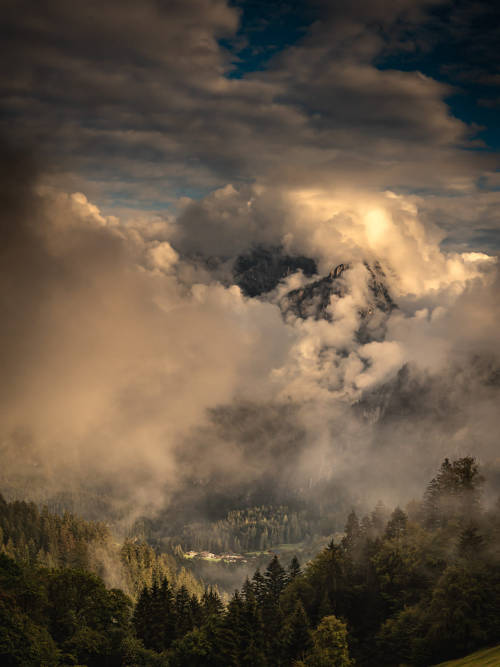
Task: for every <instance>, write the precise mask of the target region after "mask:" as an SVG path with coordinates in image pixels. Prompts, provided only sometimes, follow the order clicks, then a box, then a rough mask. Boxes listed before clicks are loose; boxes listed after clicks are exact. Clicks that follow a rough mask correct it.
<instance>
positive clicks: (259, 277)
mask: <svg viewBox="0 0 500 667" xmlns="http://www.w3.org/2000/svg"><path fill="white" fill-rule="evenodd" d="M296 271H303V272H304V274H305V275H306V276H308V277H311V276H313V275H314V274H315V273H316V262H315V261H314V260H312V259H309V258H308V257H301V256H293V255H285V254H284V253H283V251H282V249H281V248H279V247H274V248H264V247H262V246H258V247H256V248H254V249H253V250H251V251H250V252H249V253H247V254H245V255H240V256H239V257H238V258H237V259H236V262H235V263H234V267H233V276H234V282H235V284H236V285H238V286H239V287H240V289H241V291H242V292H243V294H245V295H246V296H252V297H253V296H260V295H261V294H265V293H266V292H270V291H271V290H273V289H274V288H275V287H276V286H277V285H278V283H279V282H280V280H283V278H286V276H288V275H290V274H291V273H295V272H296Z"/></svg>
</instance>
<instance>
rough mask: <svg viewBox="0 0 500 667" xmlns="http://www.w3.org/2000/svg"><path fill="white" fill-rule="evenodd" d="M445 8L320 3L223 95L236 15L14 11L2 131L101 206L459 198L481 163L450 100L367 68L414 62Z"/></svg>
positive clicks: (138, 8)
mask: <svg viewBox="0 0 500 667" xmlns="http://www.w3.org/2000/svg"><path fill="white" fill-rule="evenodd" d="M440 4H441V3H439V2H438V3H435V2H427V1H424V0H422V2H416V1H410V0H401V1H399V2H397V3H390V5H388V4H387V3H386V2H382V1H380V2H374V3H368V4H366V3H348V2H340V3H334V4H333V3H327V2H325V3H322V2H320V3H317V4H315V13H316V15H317V17H318V18H317V20H316V21H315V22H314V23H313V24H312V25H311V26H310V28H309V30H308V32H307V33H306V35H305V36H304V37H303V38H301V39H299V41H297V43H296V44H295V45H292V46H287V47H286V48H284V49H283V50H282V52H281V53H280V54H278V55H277V56H276V57H275V58H274V60H272V61H271V62H270V63H269V68H268V69H267V70H266V71H260V72H255V73H248V74H246V75H245V76H243V77H241V78H238V79H234V78H230V74H231V68H232V64H231V59H232V58H233V56H232V54H231V53H230V52H229V51H228V50H227V49H225V48H223V47H222V46H221V39H224V40H226V41H225V42H224V43H227V44H230V43H231V38H235V37H236V36H237V34H238V27H239V20H240V10H239V9H238V8H237V7H231V6H228V5H227V4H226V3H225V2H224V1H223V0H212V1H210V0H189V1H186V2H152V1H148V2H136V1H128V2H115V1H112V2H106V3H104V4H103V3H98V2H88V3H85V5H78V6H72V7H70V6H69V5H67V3H64V2H56V1H55V0H54V1H52V2H48V3H36V2H28V1H25V2H22V3H19V2H15V3H14V2H10V3H7V5H6V6H5V9H4V21H3V28H2V39H3V42H4V44H5V49H6V57H5V58H4V60H3V63H4V69H3V75H2V81H1V92H2V97H3V100H4V103H3V109H4V115H3V123H4V126H5V127H8V129H9V133H11V134H12V135H13V136H14V137H18V138H20V139H23V140H25V141H27V140H28V141H29V140H31V141H36V142H37V144H38V145H39V146H43V147H44V160H45V165H44V166H45V169H46V170H47V171H51V172H52V177H51V178H52V182H57V183H58V185H60V186H61V185H62V186H63V187H64V185H66V186H67V187H72V188H73V187H76V188H78V189H83V190H84V191H85V192H86V193H87V194H88V195H90V196H91V197H93V198H96V199H97V200H98V201H100V202H102V203H108V204H110V203H113V202H116V201H118V202H121V203H122V204H123V203H126V202H127V199H128V200H129V201H130V203H131V204H132V205H136V206H137V205H139V206H140V205H141V204H140V203H141V202H142V203H143V204H144V205H148V206H149V207H151V206H153V207H154V205H155V204H159V203H160V202H163V203H164V204H168V203H169V202H171V201H172V199H173V198H175V197H176V196H178V195H179V194H182V193H183V192H186V193H187V194H190V193H191V192H200V191H201V192H203V191H205V192H206V191H207V190H210V189H213V188H214V187H215V186H218V185H224V184H225V183H227V182H241V181H242V180H243V181H245V182H247V181H255V180H257V181H262V182H274V183H276V184H279V185H280V186H282V187H285V188H287V187H289V186H292V187H297V186H298V187H300V186H303V185H306V186H309V185H311V184H320V185H323V186H327V187H331V186H332V185H335V184H342V183H343V184H346V183H349V184H352V182H353V181H356V182H357V183H359V184H366V185H368V186H370V187H373V186H375V187H380V186H383V187H405V188H411V187H414V188H415V187H416V188H419V187H427V188H431V187H440V188H450V187H451V188H452V189H456V187H463V184H464V183H467V184H468V185H469V186H470V185H472V184H473V183H474V180H475V178H477V177H478V176H479V175H480V174H481V173H482V172H483V171H484V170H485V169H487V168H488V167H489V166H490V165H491V164H492V158H491V157H490V158H488V157H487V156H484V155H481V154H477V153H476V154H472V153H470V152H465V151H463V150H460V148H459V147H460V146H464V145H465V146H466V145H468V142H469V140H470V136H471V130H470V128H468V127H467V125H465V124H464V123H463V122H461V121H459V120H457V119H456V118H453V117H452V116H451V115H450V113H449V109H448V107H447V106H446V104H445V102H444V101H443V100H444V97H446V96H447V95H449V94H450V88H449V87H448V86H446V85H444V84H441V83H439V82H437V81H435V80H433V79H432V78H429V77H426V76H423V75H420V74H419V73H418V72H415V71H413V72H412V71H409V72H407V71H400V70H397V68H392V69H385V70H382V69H379V68H377V67H376V66H375V64H374V63H375V62H376V61H377V58H380V57H381V56H382V55H383V54H384V53H387V52H391V53H394V52H399V51H401V50H404V49H409V48H410V49H413V48H417V46H415V45H416V44H418V40H419V29H420V27H421V26H422V25H425V22H426V21H428V20H429V16H430V10H431V9H433V8H435V7H436V6H439V5H440ZM263 18H264V19H265V17H263ZM431 162H432V164H433V170H432V172H431V171H430V170H429V163H431Z"/></svg>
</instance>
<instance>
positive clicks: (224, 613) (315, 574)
mask: <svg viewBox="0 0 500 667" xmlns="http://www.w3.org/2000/svg"><path fill="white" fill-rule="evenodd" d="M481 486H482V477H481V475H480V474H479V470H478V467H477V465H476V462H475V461H474V459H472V458H466V459H460V460H458V461H454V462H450V461H448V460H446V461H445V462H444V463H443V465H442V466H441V469H440V470H439V471H438V474H437V476H436V477H435V478H434V479H433V480H432V481H431V483H430V484H429V486H428V488H427V491H426V493H425V495H424V498H423V500H422V502H420V503H415V502H413V503H412V504H411V505H410V506H409V507H408V508H407V509H406V511H405V510H404V509H402V508H396V509H395V510H394V511H393V512H392V514H391V513H390V512H387V511H386V510H385V508H384V507H383V506H382V505H381V504H379V505H378V506H377V507H376V508H375V510H374V511H373V512H371V513H370V514H369V515H368V516H365V517H358V516H357V515H356V514H355V512H351V514H350V515H349V517H348V519H347V523H346V528H345V535H344V537H343V539H342V540H341V541H340V542H338V543H336V542H334V541H331V542H330V544H328V546H327V547H325V549H323V550H322V551H321V552H320V553H319V554H318V555H317V556H316V557H315V558H314V559H313V560H312V561H310V562H309V563H308V564H306V566H305V567H304V568H301V566H300V564H299V562H298V560H297V559H296V558H295V559H293V561H292V563H291V564H290V566H289V567H288V569H287V570H285V569H284V568H283V567H282V565H281V564H280V561H279V559H278V557H277V556H275V557H274V558H273V559H272V560H271V562H270V563H269V565H268V566H267V568H266V569H265V570H264V571H263V572H259V571H257V572H256V573H255V574H254V576H253V577H252V579H251V580H247V581H246V582H245V584H244V585H243V587H242V589H241V590H240V591H236V592H235V593H234V595H233V597H232V598H231V600H230V601H229V603H228V604H227V605H226V606H224V605H223V604H222V602H221V600H220V598H219V596H218V594H217V592H216V591H214V590H206V591H205V592H204V593H203V594H202V595H195V594H193V593H192V592H190V591H188V589H187V588H186V587H185V586H183V585H182V583H180V581H179V580H175V581H170V580H169V579H168V577H166V576H164V574H163V573H161V572H160V571H159V572H158V574H157V576H155V577H153V579H152V581H151V582H149V581H148V582H146V583H145V585H144V586H143V587H142V589H141V591H140V594H139V596H138V599H137V603H136V605H135V607H133V605H132V602H131V600H130V599H129V598H127V597H126V596H125V595H124V594H123V593H122V592H121V591H119V590H108V589H106V587H105V586H104V584H103V582H102V581H101V580H100V579H99V578H98V577H96V576H95V575H92V574H89V573H86V572H84V571H81V570H70V569H62V570H60V569H59V570H58V569H52V570H50V569H47V568H43V567H42V568H41V567H36V566H33V565H31V564H30V563H29V562H28V563H26V562H25V563H24V564H16V563H15V562H14V561H13V560H12V559H11V558H9V557H8V556H7V555H5V554H3V555H1V556H0V664H2V665H7V666H9V667H10V665H23V666H26V667H30V666H31V665H33V666H35V665H40V666H42V665H43V666H45V665H47V666H48V665H50V666H52V665H54V666H57V665H61V666H62V665H88V667H92V666H94V665H95V666H96V667H100V666H101V665H102V666H106V667H108V666H110V667H114V666H115V665H116V666H117V667H118V666H129V667H132V666H136V665H137V666H140V665H142V666H148V665H151V666H156V667H159V666H160V665H161V666H164V667H196V666H197V665H199V666H200V667H201V666H203V667H212V666H213V667H226V666H227V667H292V666H295V667H327V666H328V667H350V666H351V665H353V664H356V665H367V666H368V665H369V666H373V667H379V666H380V665H384V666H385V667H391V666H394V667H396V666H397V665H400V664H406V665H414V666H416V667H418V666H422V667H423V666H428V665H432V664H435V663H438V662H441V661H444V660H447V659H451V658H454V657H459V656H461V655H465V654H467V653H469V652H472V651H474V650H475V649H477V648H481V647H483V646H487V645H493V644H496V643H500V519H499V514H498V511H497V509H495V510H491V511H485V510H484V509H483V508H482V506H481ZM354 661H355V663H354Z"/></svg>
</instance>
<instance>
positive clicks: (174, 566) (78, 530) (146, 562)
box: [0, 495, 203, 598]
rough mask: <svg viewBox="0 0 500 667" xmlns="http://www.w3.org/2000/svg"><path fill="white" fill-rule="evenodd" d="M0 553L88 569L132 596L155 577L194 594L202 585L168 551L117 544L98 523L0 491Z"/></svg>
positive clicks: (23, 560) (19, 560) (140, 543)
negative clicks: (10, 499)
mask: <svg viewBox="0 0 500 667" xmlns="http://www.w3.org/2000/svg"><path fill="white" fill-rule="evenodd" d="M0 553H4V554H5V555H7V556H9V557H11V558H12V559H13V560H15V561H16V562H17V563H19V564H21V565H26V566H31V567H33V566H46V567H48V568H72V569H76V570H85V571H88V572H93V573H95V574H97V575H98V576H100V577H102V578H103V579H104V580H105V581H106V583H108V585H112V586H117V587H119V588H122V589H123V590H124V591H125V592H126V593H127V594H128V595H131V596H132V597H133V598H135V597H136V596H137V594H138V593H139V592H140V590H141V589H142V587H143V586H144V585H151V584H152V582H153V580H154V579H155V578H157V579H158V578H161V577H168V579H169V581H171V582H172V584H173V586H174V587H175V588H179V587H181V586H185V587H186V588H187V590H188V591H189V592H190V593H196V594H198V595H200V594H201V593H202V592H203V586H202V584H201V583H200V582H199V581H198V580H197V579H196V578H195V577H194V576H193V574H192V573H191V572H189V571H188V570H186V568H185V567H183V565H182V563H181V561H180V559H176V558H175V557H174V556H173V555H172V554H168V553H161V554H160V553H157V552H156V551H155V550H154V549H153V548H152V547H151V546H150V545H148V544H147V543H145V542H144V541H143V540H139V539H136V538H130V539H126V540H125V541H124V542H123V543H118V542H117V541H116V539H115V538H113V536H112V534H111V532H110V530H109V528H108V527H107V526H106V525H105V524H103V523H96V522H93V521H84V520H83V519H81V518H79V517H77V516H75V515H74V514H70V513H69V512H64V513H63V514H62V515H57V514H53V513H51V512H49V511H48V510H47V508H45V507H44V508H42V510H39V509H38V507H37V506H36V505H35V504H34V503H26V502H22V501H14V502H11V503H9V502H6V501H5V499H4V498H3V497H2V496H1V495H0Z"/></svg>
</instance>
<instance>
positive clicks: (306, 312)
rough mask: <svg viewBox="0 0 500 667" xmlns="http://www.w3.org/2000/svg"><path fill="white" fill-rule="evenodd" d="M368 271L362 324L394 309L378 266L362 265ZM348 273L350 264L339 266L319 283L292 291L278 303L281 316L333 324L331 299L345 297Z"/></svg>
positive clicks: (377, 264)
mask: <svg viewBox="0 0 500 667" xmlns="http://www.w3.org/2000/svg"><path fill="white" fill-rule="evenodd" d="M365 267H366V270H367V271H368V274H369V278H368V287H369V293H370V297H369V300H368V303H367V304H366V307H365V308H363V309H362V310H361V311H360V315H361V317H362V319H363V320H368V319H373V317H374V316H375V315H376V314H377V313H384V314H388V313H390V312H391V311H392V310H393V309H394V308H396V305H395V303H394V301H393V300H392V298H391V296H390V294H389V292H388V290H387V287H386V286H385V284H384V282H383V280H384V278H385V274H384V272H383V270H382V267H381V266H380V264H379V263H378V262H375V263H374V264H373V265H372V266H370V265H369V264H367V263H366V262H365ZM348 270H349V264H339V265H338V266H336V267H335V268H334V269H332V270H331V271H330V273H329V274H328V275H327V276H325V277H324V278H320V280H315V281H314V282H312V283H309V284H308V285H305V286H304V287H301V288H300V289H296V290H292V291H291V292H289V293H288V294H287V295H286V296H285V297H284V298H283V299H282V301H281V304H280V305H281V309H282V311H283V313H285V314H286V313H289V312H291V313H293V314H294V315H295V316H296V317H301V318H302V319H305V318H307V317H314V319H316V320H319V319H324V320H327V321H329V322H331V321H332V320H333V313H332V309H330V308H329V306H330V302H331V298H332V296H337V297H339V298H342V297H344V296H345V295H346V294H347V290H348V288H347V285H346V282H345V281H344V280H343V274H344V272H345V271H348Z"/></svg>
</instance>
